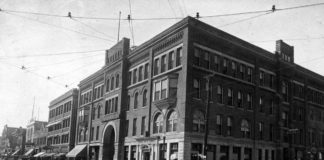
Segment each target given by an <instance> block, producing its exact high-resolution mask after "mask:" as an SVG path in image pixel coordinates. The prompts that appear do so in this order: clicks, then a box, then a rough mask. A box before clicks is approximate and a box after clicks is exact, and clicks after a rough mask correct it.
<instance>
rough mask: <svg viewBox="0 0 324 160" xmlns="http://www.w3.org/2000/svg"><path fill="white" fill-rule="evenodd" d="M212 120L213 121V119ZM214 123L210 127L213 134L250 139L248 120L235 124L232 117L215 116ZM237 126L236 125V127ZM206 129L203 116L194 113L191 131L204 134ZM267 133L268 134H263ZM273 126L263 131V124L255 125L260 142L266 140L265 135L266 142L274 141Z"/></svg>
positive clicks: (200, 113)
mask: <svg viewBox="0 0 324 160" xmlns="http://www.w3.org/2000/svg"><path fill="white" fill-rule="evenodd" d="M213 118H214V119H213ZM212 119H213V121H215V126H210V127H209V129H210V130H214V134H216V135H222V136H236V137H239V134H238V133H239V132H240V134H241V135H240V136H241V137H242V138H251V124H250V121H249V120H248V119H241V121H240V123H235V119H234V117H233V116H224V115H220V114H217V115H215V116H213V117H212ZM236 124H238V125H236ZM205 129H206V125H205V116H204V114H203V112H201V111H197V110H196V111H195V112H194V114H193V119H192V131H193V132H202V133H204V132H205ZM266 131H267V133H268V134H266V133H265V132H266ZM274 134H275V132H274V125H273V124H271V123H270V124H269V125H268V126H267V128H266V129H265V124H264V122H258V123H257V130H256V135H257V137H258V138H259V139H260V140H266V137H265V136H266V135H268V138H267V140H270V141H272V140H274V137H275V135H274Z"/></svg>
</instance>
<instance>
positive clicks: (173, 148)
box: [170, 143, 178, 157]
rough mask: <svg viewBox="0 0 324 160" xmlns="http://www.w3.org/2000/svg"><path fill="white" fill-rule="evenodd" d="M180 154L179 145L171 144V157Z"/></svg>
mask: <svg viewBox="0 0 324 160" xmlns="http://www.w3.org/2000/svg"><path fill="white" fill-rule="evenodd" d="M175 154H178V143H170V157H171V156H172V155H175Z"/></svg>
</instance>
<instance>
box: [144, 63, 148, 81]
mask: <svg viewBox="0 0 324 160" xmlns="http://www.w3.org/2000/svg"><path fill="white" fill-rule="evenodd" d="M148 74H149V64H148V63H146V64H145V66H144V79H147V78H148Z"/></svg>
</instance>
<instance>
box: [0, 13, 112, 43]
mask: <svg viewBox="0 0 324 160" xmlns="http://www.w3.org/2000/svg"><path fill="white" fill-rule="evenodd" d="M0 13H5V14H8V15H13V16H16V17H20V18H24V19H27V20H30V21H34V22H38V23H41V24H46V25H49V26H52V27H56V28H59V29H63V30H66V31H70V32H74V33H78V34H81V35H84V36H88V37H92V38H96V39H101V40H105V41H110V42H115V41H112V40H110V39H106V38H102V37H98V36H95V35H91V34H87V33H82V32H80V31H76V30H73V29H70V28H66V27H62V26H58V25H55V24H51V23H47V22H44V21H40V20H38V19H33V18H30V17H25V16H21V15H17V14H14V13H10V12H6V11H4V12H3V11H2V12H0Z"/></svg>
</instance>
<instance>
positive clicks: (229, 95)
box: [227, 88, 233, 106]
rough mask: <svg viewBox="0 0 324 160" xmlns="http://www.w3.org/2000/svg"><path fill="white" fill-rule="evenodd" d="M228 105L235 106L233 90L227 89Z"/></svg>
mask: <svg viewBox="0 0 324 160" xmlns="http://www.w3.org/2000/svg"><path fill="white" fill-rule="evenodd" d="M227 105H230V106H233V89H232V88H228V89H227Z"/></svg>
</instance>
